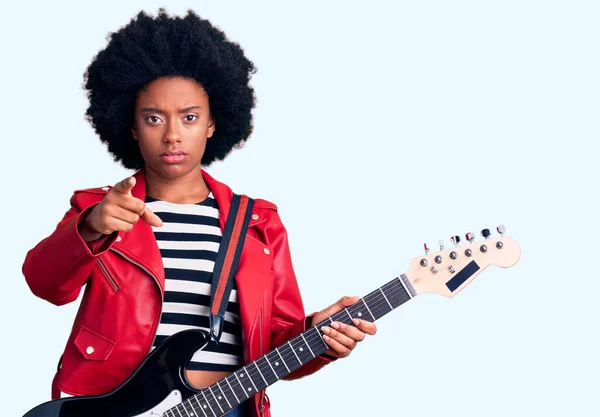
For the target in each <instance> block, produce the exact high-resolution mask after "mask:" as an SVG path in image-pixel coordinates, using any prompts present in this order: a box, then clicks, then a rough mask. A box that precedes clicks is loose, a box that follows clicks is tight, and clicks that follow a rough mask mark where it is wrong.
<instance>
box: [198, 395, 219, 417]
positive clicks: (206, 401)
mask: <svg viewBox="0 0 600 417" xmlns="http://www.w3.org/2000/svg"><path fill="white" fill-rule="evenodd" d="M204 391H206V390H202V391H200V392H201V393H202V397H204V402H205V403H206V404H208V408H210V411H211V412H212V413H213V416H215V417H217V413H215V410H213V408H212V405H210V402H208V399H207V398H206V394H204ZM204 407H205V408H206V405H205V406H204Z"/></svg>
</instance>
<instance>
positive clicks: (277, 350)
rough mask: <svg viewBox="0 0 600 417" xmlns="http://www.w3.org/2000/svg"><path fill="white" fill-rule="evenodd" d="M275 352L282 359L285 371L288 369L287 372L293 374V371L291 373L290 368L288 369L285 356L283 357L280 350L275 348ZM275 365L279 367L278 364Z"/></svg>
mask: <svg viewBox="0 0 600 417" xmlns="http://www.w3.org/2000/svg"><path fill="white" fill-rule="evenodd" d="M275 351H276V352H277V354H278V355H279V357H280V358H281V362H282V363H283V366H285V369H287V371H288V372H290V373H291V372H292V371H290V368H288V366H287V364H286V363H285V361H284V360H283V356H281V353H279V349H277V348H275ZM275 365H277V363H275Z"/></svg>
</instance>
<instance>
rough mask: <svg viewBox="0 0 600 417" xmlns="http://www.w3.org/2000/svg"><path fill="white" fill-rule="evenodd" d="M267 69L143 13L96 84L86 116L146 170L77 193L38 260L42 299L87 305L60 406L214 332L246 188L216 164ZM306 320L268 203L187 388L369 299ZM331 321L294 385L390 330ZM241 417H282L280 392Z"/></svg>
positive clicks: (33, 258)
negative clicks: (276, 415) (274, 410)
mask: <svg viewBox="0 0 600 417" xmlns="http://www.w3.org/2000/svg"><path fill="white" fill-rule="evenodd" d="M254 71H255V69H254V65H253V63H252V62H251V61H249V60H248V59H247V58H246V57H245V56H244V53H243V51H242V49H241V48H240V47H239V45H237V44H236V43H233V42H231V41H229V40H227V38H226V36H225V34H224V33H223V32H222V31H220V30H219V29H218V28H216V27H214V26H212V25H211V24H210V23H209V22H208V21H206V20H203V19H201V18H200V17H199V16H197V15H196V14H195V13H194V12H192V11H189V12H188V13H187V15H186V16H185V17H183V18H180V17H172V16H169V15H168V14H167V13H166V12H165V11H164V10H162V9H161V10H160V11H159V13H158V15H157V16H156V17H151V16H149V15H147V14H146V13H144V12H141V13H139V14H138V15H137V16H136V18H134V19H132V20H131V21H130V22H129V24H127V25H126V26H124V27H123V28H121V29H120V30H119V31H117V32H116V33H113V34H111V37H110V40H109V42H108V45H107V46H106V48H105V49H104V50H102V51H100V52H99V53H98V55H97V56H96V57H95V59H94V61H93V62H92V63H91V65H90V66H89V68H88V70H87V73H86V75H85V88H86V90H87V92H88V97H89V100H90V105H89V108H88V109H87V116H88V120H89V121H90V123H91V124H92V125H93V126H94V128H95V130H96V132H97V133H98V135H99V137H100V139H101V140H102V141H103V142H104V143H105V144H107V145H108V150H109V152H110V153H111V154H112V155H113V156H114V159H115V161H117V162H120V163H121V164H122V165H123V166H125V167H126V168H129V169H131V170H134V171H135V173H134V174H133V175H132V176H130V177H128V178H125V179H124V180H122V181H120V182H119V183H117V184H116V185H115V186H114V187H103V188H92V189H86V190H78V191H76V192H75V193H74V195H73V197H72V198H71V208H70V210H69V211H68V212H67V213H66V215H65V216H64V218H63V219H62V220H61V222H60V223H59V224H58V226H57V228H56V230H55V231H54V232H53V233H52V234H51V235H50V236H48V237H47V238H45V239H44V240H42V241H41V242H39V243H38V244H37V245H36V246H35V247H34V248H33V249H31V250H30V251H29V253H28V254H27V256H26V259H25V262H24V265H23V273H24V275H25V278H26V280H27V283H28V285H29V286H30V288H31V290H32V292H33V293H34V294H35V295H37V296H38V297H41V298H43V299H46V300H48V301H49V302H51V303H54V304H56V305H62V304H66V303H69V302H72V301H74V300H76V299H77V298H78V296H79V294H80V291H81V289H82V287H83V286H84V284H87V285H85V293H84V297H83V300H82V303H81V306H80V309H79V312H78V314H77V317H76V319H75V323H74V325H73V330H72V333H71V335H70V337H69V340H68V341H67V344H66V347H65V350H64V353H63V355H62V357H61V360H60V363H59V366H58V370H57V373H56V376H55V378H54V381H53V394H52V395H53V398H58V397H60V396H68V395H75V396H77V395H96V394H102V393H106V392H109V391H111V390H113V389H114V388H116V387H117V386H118V385H119V384H121V383H122V382H123V381H124V380H125V379H127V377H129V376H130V375H131V374H132V373H133V371H134V370H135V369H136V368H137V367H138V366H139V365H140V363H141V362H142V361H143V360H144V359H145V357H146V356H147V355H148V353H149V352H150V351H151V350H152V349H154V348H155V347H156V346H158V345H159V344H160V343H161V342H162V341H163V340H164V339H166V338H167V337H168V336H170V335H172V334H175V333H177V332H178V331H181V330H183V329H186V328H204V329H206V328H207V327H208V311H209V303H210V291H211V279H212V272H213V267H214V264H215V259H216V254H217V252H218V250H219V244H220V242H221V237H222V232H223V229H224V225H225V221H226V217H227V214H228V211H229V208H230V206H231V199H232V196H233V192H232V190H231V189H230V188H229V187H227V186H226V185H225V184H222V183H220V182H218V181H217V180H215V179H214V178H212V177H211V176H210V175H209V174H208V173H207V172H206V171H205V170H204V169H203V168H202V166H209V165H210V164H211V163H212V162H214V161H216V160H222V159H224V158H225V157H226V156H227V155H228V154H229V153H230V151H231V150H232V149H233V148H234V147H238V148H239V147H241V145H242V144H243V143H244V142H245V141H246V140H247V139H248V137H249V136H250V134H251V132H252V114H251V110H252V109H253V108H254V105H255V98H254V92H253V89H252V88H251V87H250V86H249V81H250V77H251V74H252V73H254ZM356 300H357V298H354V297H344V298H342V299H341V300H340V301H338V302H337V303H335V304H333V305H332V306H330V307H328V308H326V309H324V310H323V311H321V312H318V313H316V314H314V315H310V316H308V317H307V316H306V315H305V313H304V309H303V305H302V300H301V297H300V293H299V289H298V284H297V282H296V278H295V275H294V271H293V267H292V263H291V257H290V253H289V247H288V242H287V235H286V231H285V228H284V226H283V225H282V223H281V220H280V218H279V216H278V214H277V207H276V206H275V205H274V204H273V203H270V202H268V201H266V200H262V199H255V200H254V206H253V211H252V220H251V221H250V223H249V225H248V232H247V237H246V240H245V243H244V248H243V251H242V256H241V258H240V262H239V267H238V270H237V274H236V277H235V283H234V287H233V290H232V291H231V296H230V298H229V303H228V305H227V312H226V314H225V323H224V332H223V334H222V338H221V340H220V342H219V343H214V342H211V343H209V345H208V346H206V348H204V349H203V350H201V351H198V352H196V353H195V354H194V356H193V357H192V360H191V361H190V362H189V364H188V367H187V369H186V377H187V379H188V380H189V382H190V383H191V384H192V385H193V386H194V387H197V388H201V387H206V386H208V385H210V384H212V383H214V382H216V381H218V380H220V379H222V378H223V377H225V376H227V375H229V374H230V373H231V372H233V371H234V370H236V369H238V368H239V367H240V366H242V365H243V364H244V363H248V362H250V361H253V360H255V359H256V358H258V357H260V356H261V355H263V354H264V353H266V352H267V351H268V350H269V349H271V348H274V347H276V346H278V345H281V344H282V343H285V342H286V341H287V340H289V339H290V338H292V337H294V336H296V335H298V334H300V333H301V332H303V331H304V330H305V329H307V328H309V327H310V326H312V325H313V324H316V323H319V322H321V321H322V320H325V319H326V318H328V317H329V316H330V315H332V314H334V313H335V312H337V311H340V310H342V309H343V308H344V307H345V306H349V305H351V304H353V303H354V302H356ZM354 324H355V326H347V325H344V324H343V323H332V325H331V326H326V327H324V328H323V329H322V330H323V333H324V335H323V338H324V340H325V341H326V343H327V344H328V345H329V347H330V349H329V350H328V351H327V352H326V353H325V354H323V355H320V356H317V357H316V358H314V359H313V360H312V361H310V362H308V363H307V364H306V365H304V366H302V367H300V368H299V369H297V370H296V371H294V372H292V373H291V374H290V375H289V376H288V378H289V379H294V378H299V377H302V376H305V375H309V374H311V373H314V372H315V371H317V370H318V369H320V368H322V367H323V366H324V365H326V364H327V363H329V362H331V361H332V360H335V359H336V358H341V357H345V356H347V355H348V354H349V353H350V352H351V351H352V349H354V348H355V346H356V344H357V342H358V341H361V340H363V339H364V337H365V334H374V333H375V331H376V328H375V325H374V324H372V323H369V322H366V321H362V320H360V321H359V320H356V321H354ZM228 415H230V416H250V415H252V416H258V415H261V416H262V415H265V416H269V415H270V412H269V401H268V398H267V397H266V394H265V391H261V392H258V393H256V394H255V395H254V396H253V397H252V398H251V399H250V400H248V401H246V402H245V403H244V404H243V405H242V406H240V407H238V408H236V409H234V410H233V411H231V412H230V413H229V414H228Z"/></svg>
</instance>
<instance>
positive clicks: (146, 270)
mask: <svg viewBox="0 0 600 417" xmlns="http://www.w3.org/2000/svg"><path fill="white" fill-rule="evenodd" d="M110 250H111V251H113V252H115V253H116V254H118V255H120V256H122V257H123V258H125V259H126V260H128V261H129V262H131V263H132V264H134V265H135V266H137V267H139V268H140V269H142V270H143V271H144V272H146V273H147V274H148V275H150V276H151V277H152V279H153V280H154V282H155V283H156V286H157V287H158V292H159V293H160V309H159V313H158V320H156V326H154V328H153V329H152V338H151V339H150V346H149V347H148V353H150V351H151V350H152V342H153V341H154V339H155V338H156V329H157V328H158V324H159V322H160V317H161V316H162V310H163V295H162V290H161V288H160V284H159V283H158V278H156V277H155V276H154V274H153V273H151V272H150V271H148V269H146V267H144V266H143V265H140V264H139V263H138V262H136V261H134V260H133V259H131V258H130V257H129V256H127V255H125V254H124V253H123V252H120V251H118V250H116V249H114V248H110Z"/></svg>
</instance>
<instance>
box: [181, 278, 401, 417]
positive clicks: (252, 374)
mask: <svg viewBox="0 0 600 417" xmlns="http://www.w3.org/2000/svg"><path fill="white" fill-rule="evenodd" d="M399 280H400V278H396V279H395V280H392V281H390V282H389V283H387V284H384V285H383V286H382V287H380V288H378V289H376V290H375V291H372V292H371V293H370V294H367V295H366V296H364V297H362V298H361V299H359V300H358V301H357V302H356V303H354V304H353V305H351V306H348V307H346V308H347V309H348V308H353V307H355V306H357V305H358V304H359V303H360V301H361V300H365V301H367V302H368V305H369V308H371V309H372V310H376V309H378V308H379V307H382V306H384V307H385V306H386V305H387V308H386V309H385V310H388V309H390V305H389V304H388V301H387V300H386V299H385V297H383V296H382V293H381V292H379V290H380V289H383V287H385V286H386V285H390V286H391V285H392V284H398V283H399V284H400V285H396V286H395V287H394V288H391V289H390V291H389V292H388V293H386V297H388V300H389V299H390V298H392V299H393V298H394V297H395V296H397V295H398V294H399V293H404V295H405V296H408V298H407V299H405V300H403V301H402V302H401V303H400V305H402V304H404V303H405V302H406V301H409V300H410V299H411V297H410V295H409V294H408V293H407V292H406V290H405V289H404V288H403V286H402V283H401V282H399ZM368 297H371V298H373V297H377V298H376V300H375V301H373V304H371V301H369V299H368ZM372 310H371V311H372ZM392 310H393V309H390V310H388V311H385V313H384V314H383V315H385V314H387V313H389V312H391V311H392ZM343 311H344V310H341V311H339V312H337V313H334V314H333V315H332V316H331V318H332V319H334V321H338V322H340V321H341V322H342V323H344V321H343V320H341V318H346V316H344V313H343ZM367 311H368V309H367ZM337 315H340V316H341V317H340V319H335V318H334V317H335V316H337ZM369 315H371V312H369ZM383 315H382V316H380V318H381V317H383ZM372 318H373V321H376V320H377V319H375V317H373V316H372ZM362 320H364V321H368V322H371V321H370V320H365V319H362ZM319 324H323V325H326V320H324V321H323V322H321V323H319ZM345 324H347V325H351V326H352V325H353V324H350V323H345ZM316 326H318V324H317V325H316ZM317 328H318V327H317ZM311 330H316V329H314V327H312V328H311V329H309V330H308V331H305V332H303V333H302V334H304V336H305V339H306V343H305V344H307V345H309V344H312V342H314V341H317V340H319V339H321V336H319V334H321V335H323V334H324V333H323V332H322V330H320V328H319V330H318V333H317V332H311ZM309 332H310V334H308V333H309ZM315 336H316V337H315ZM299 338H300V335H298V336H295V337H294V338H292V339H291V340H290V341H289V342H291V341H292V340H294V341H299V340H300V339H299ZM286 345H287V346H288V347H289V344H288V343H287V342H286V343H285V344H283V345H281V346H286ZM292 346H293V344H292ZM326 347H327V349H326V350H325V351H327V350H328V349H329V345H327V346H326ZM272 352H274V349H272V350H271V351H269V352H267V353H266V354H264V355H262V356H261V357H259V358H257V359H256V360H255V361H253V362H250V363H249V364H247V365H245V366H243V367H242V368H240V369H238V370H237V371H235V372H236V373H238V375H239V372H240V371H241V370H243V369H245V371H244V373H245V374H247V376H248V378H251V379H252V380H254V379H255V378H256V379H257V380H258V381H261V380H263V379H262V378H263V375H261V374H260V373H259V371H258V369H257V368H256V366H254V367H253V368H254V369H251V368H247V367H248V366H250V365H253V364H254V363H257V362H258V361H259V360H260V359H264V360H265V361H267V362H269V359H268V357H267V355H268V354H270V353H272ZM279 354H280V356H281V358H282V360H283V361H284V362H285V363H286V364H287V363H290V361H291V360H295V361H296V362H298V359H297V358H295V356H296V354H295V353H294V351H292V350H291V349H288V350H287V352H285V351H284V352H283V354H282V353H281V350H279ZM316 356H318V355H316ZM312 359H313V358H311V359H309V360H308V361H307V362H304V363H302V361H301V362H300V363H301V365H300V367H301V366H302V365H304V364H306V363H308V362H310V360H312ZM257 365H258V363H257ZM259 366H260V365H259ZM265 369H266V368H265ZM296 369H297V368H296ZM292 372H294V371H292ZM290 373H291V372H287V370H286V373H285V374H284V375H283V376H282V378H284V377H285V376H287V375H289V374H290ZM229 376H231V375H229ZM229 376H227V377H225V378H228V377H229ZM259 376H260V377H261V378H260V379H258V378H257V377H259ZM275 376H276V377H277V379H276V380H275V381H273V382H272V383H268V382H267V387H268V386H270V385H272V384H274V383H275V382H277V381H278V380H279V379H280V377H279V375H278V374H277V373H275ZM265 379H266V378H265ZM219 382H221V381H217V383H215V384H213V385H217V384H218V383H219ZM234 382H237V381H234ZM252 382H253V381H252ZM238 384H239V383H238ZM239 385H240V386H241V388H246V389H247V388H248V387H243V386H242V385H241V384H239ZM259 385H262V384H259ZM218 387H219V388H221V390H222V391H223V394H224V395H227V394H226V393H225V391H229V392H230V393H231V394H233V393H234V391H233V390H232V389H230V388H229V386H228V385H225V386H224V387H221V386H220V385H219V386H218ZM252 388H254V387H252ZM203 390H208V387H206V388H204V389H203ZM244 391H245V390H244ZM254 394H256V392H255V393H254ZM254 394H247V395H246V396H247V399H248V398H249V396H253V395H254ZM248 395H249V396H248ZM208 398H210V397H208ZM190 399H191V397H190ZM190 399H188V400H186V401H185V402H189V404H190V407H191V409H192V410H194V406H193V405H192V402H191V401H189V400H190ZM229 399H231V397H229ZM216 401H217V399H216V398H215V405H216V404H217V403H216ZM244 401H245V400H243V401H242V402H244ZM185 402H182V403H180V404H178V405H177V406H176V407H174V408H177V409H178V408H179V406H181V407H182V408H183V410H184V411H185V412H186V414H188V415H189V412H188V411H187V409H186V408H185V405H184V403H185ZM208 402H210V400H208ZM235 403H236V405H237V404H240V403H239V402H238V401H237V400H235ZM211 405H212V404H211ZM227 408H229V409H231V408H230V407H229V406H227ZM178 411H179V410H178ZM194 411H195V410H194ZM195 414H196V415H197V413H195Z"/></svg>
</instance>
